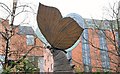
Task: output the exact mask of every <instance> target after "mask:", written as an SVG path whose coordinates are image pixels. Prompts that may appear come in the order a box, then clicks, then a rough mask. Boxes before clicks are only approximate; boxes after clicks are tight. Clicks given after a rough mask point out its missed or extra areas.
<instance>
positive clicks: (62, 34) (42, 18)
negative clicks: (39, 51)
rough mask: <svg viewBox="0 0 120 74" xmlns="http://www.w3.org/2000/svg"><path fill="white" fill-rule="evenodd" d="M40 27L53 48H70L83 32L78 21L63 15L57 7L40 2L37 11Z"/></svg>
mask: <svg viewBox="0 0 120 74" xmlns="http://www.w3.org/2000/svg"><path fill="white" fill-rule="evenodd" d="M37 22H38V27H39V29H40V31H41V33H42V34H43V35H44V37H45V38H46V40H47V41H48V42H49V44H50V45H51V47H52V48H56V49H62V50H65V49H68V48H70V47H71V46H72V45H73V44H74V43H75V42H76V41H77V40H78V39H79V37H80V35H81V34H82V32H83V28H81V27H80V26H79V25H78V23H77V22H76V21H75V20H74V19H72V18H70V17H64V18H63V17H62V15H61V13H60V11H59V10H58V9H57V8H55V7H49V6H45V5H43V4H41V3H40V4H39V8H38V13H37Z"/></svg>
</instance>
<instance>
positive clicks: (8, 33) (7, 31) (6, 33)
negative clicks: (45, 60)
mask: <svg viewBox="0 0 120 74" xmlns="http://www.w3.org/2000/svg"><path fill="white" fill-rule="evenodd" d="M17 1H18V0H13V8H12V9H13V10H10V8H9V7H8V6H7V5H6V4H4V3H1V2H0V6H1V8H3V9H4V10H5V11H6V12H8V13H9V14H8V16H7V17H6V19H4V20H2V22H1V24H0V25H2V26H3V28H2V30H0V35H1V36H2V40H3V41H4V42H5V43H4V45H3V46H5V49H3V50H2V51H3V52H4V54H3V55H5V60H4V61H1V60H0V62H1V63H2V64H3V70H6V71H7V70H8V69H9V70H10V69H11V68H13V67H15V66H16V65H17V64H19V63H20V62H22V61H23V60H24V59H25V58H26V56H27V55H28V54H29V53H30V51H31V50H33V49H34V48H43V47H42V46H38V45H34V46H32V47H31V48H28V49H27V51H26V53H25V54H24V55H23V56H20V54H21V52H23V51H24V50H22V49H25V48H24V47H21V46H23V44H24V43H21V45H20V44H18V45H17V44H15V46H17V47H18V48H17V49H18V50H12V48H11V42H12V41H11V39H12V37H14V35H15V34H16V32H15V30H16V29H17V28H18V27H19V26H20V24H22V23H24V21H25V20H23V21H22V22H21V23H20V24H18V25H17V26H15V25H14V19H15V17H16V16H18V15H19V14H21V13H24V12H31V11H29V10H26V9H25V8H29V9H31V10H32V11H33V9H32V7H30V6H28V5H20V6H17ZM19 8H22V10H21V11H19V12H17V13H16V9H19ZM33 13H34V12H33ZM9 17H11V23H10V24H8V23H7V24H4V23H6V22H8V21H7V20H8V18H9ZM20 47H21V48H20ZM13 54H14V55H16V56H17V57H18V59H17V61H16V62H14V64H13V65H12V66H9V57H10V56H11V55H13Z"/></svg>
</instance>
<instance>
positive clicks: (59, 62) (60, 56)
mask: <svg viewBox="0 0 120 74" xmlns="http://www.w3.org/2000/svg"><path fill="white" fill-rule="evenodd" d="M51 53H52V54H53V59H54V72H73V69H72V67H71V66H70V63H69V61H68V59H67V57H66V54H65V52H63V51H61V50H56V49H51Z"/></svg>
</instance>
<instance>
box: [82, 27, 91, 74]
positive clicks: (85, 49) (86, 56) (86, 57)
mask: <svg viewBox="0 0 120 74" xmlns="http://www.w3.org/2000/svg"><path fill="white" fill-rule="evenodd" d="M82 58H83V63H84V70H85V72H90V70H91V68H90V65H91V61H90V47H89V44H88V30H87V29H85V30H84V32H83V34H82Z"/></svg>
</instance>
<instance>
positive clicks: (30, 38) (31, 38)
mask: <svg viewBox="0 0 120 74" xmlns="http://www.w3.org/2000/svg"><path fill="white" fill-rule="evenodd" d="M26 38H27V40H26V42H27V45H34V36H33V35H26Z"/></svg>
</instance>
